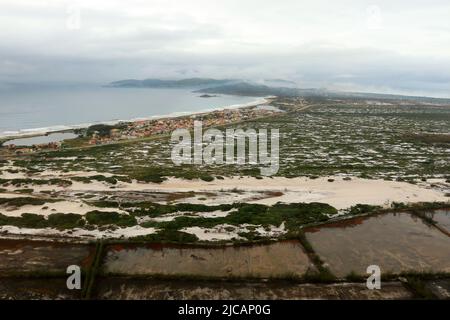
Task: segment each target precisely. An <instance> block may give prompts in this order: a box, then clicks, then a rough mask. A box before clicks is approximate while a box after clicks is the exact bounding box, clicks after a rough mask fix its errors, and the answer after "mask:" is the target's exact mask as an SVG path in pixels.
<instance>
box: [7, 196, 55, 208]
mask: <svg viewBox="0 0 450 320" xmlns="http://www.w3.org/2000/svg"><path fill="white" fill-rule="evenodd" d="M58 201H60V200H57V199H38V198H31V197H20V198H0V205H5V206H11V207H22V206H25V205H33V206H40V205H43V204H45V203H48V202H58Z"/></svg>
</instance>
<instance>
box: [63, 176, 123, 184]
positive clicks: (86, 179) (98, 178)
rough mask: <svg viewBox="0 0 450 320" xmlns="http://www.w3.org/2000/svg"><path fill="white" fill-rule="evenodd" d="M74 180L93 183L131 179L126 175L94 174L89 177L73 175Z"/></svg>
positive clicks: (112, 182) (111, 182)
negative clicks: (106, 175)
mask: <svg viewBox="0 0 450 320" xmlns="http://www.w3.org/2000/svg"><path fill="white" fill-rule="evenodd" d="M70 179H71V180H73V181H78V182H83V183H91V182H92V181H100V182H106V183H109V184H117V182H118V181H122V182H128V183H130V182H131V179H130V178H129V177H126V176H116V175H115V176H111V177H105V176H103V175H94V176H89V177H72V178H70Z"/></svg>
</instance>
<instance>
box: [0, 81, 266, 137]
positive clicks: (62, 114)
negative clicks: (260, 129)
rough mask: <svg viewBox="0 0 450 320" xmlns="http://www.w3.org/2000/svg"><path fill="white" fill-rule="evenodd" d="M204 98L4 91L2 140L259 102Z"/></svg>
mask: <svg viewBox="0 0 450 320" xmlns="http://www.w3.org/2000/svg"><path fill="white" fill-rule="evenodd" d="M200 95H201V94H200V93H194V92H192V90H189V89H153V88H108V87H102V86H73V87H57V86H53V87H51V86H47V87H40V88H37V87H25V88H22V87H14V88H0V137H1V136H10V135H22V134H32V133H41V132H49V131H57V130H64V129H70V128H76V127H84V126H87V125H89V124H95V123H109V122H117V121H120V120H134V119H141V118H151V117H158V116H171V115H178V114H186V113H193V112H200V111H206V110H212V109H217V108H222V107H236V106H237V105H245V104H248V103H251V102H254V101H256V100H261V98H259V99H258V98H255V97H242V96H230V95H219V96H216V97H210V98H201V97H200Z"/></svg>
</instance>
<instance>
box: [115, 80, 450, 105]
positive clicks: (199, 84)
mask: <svg viewBox="0 0 450 320" xmlns="http://www.w3.org/2000/svg"><path fill="white" fill-rule="evenodd" d="M263 83H264V84H259V83H255V82H251V81H245V80H236V79H211V78H189V79H181V80H162V79H145V80H135V79H129V80H120V81H115V82H111V83H110V84H108V85H107V86H108V87H115V88H186V89H192V90H194V92H197V93H203V94H229V95H240V96H251V97H264V96H279V97H297V96H300V97H313V98H333V99H390V100H413V101H417V102H422V103H450V99H440V98H429V97H417V96H403V95H396V94H381V93H364V92H340V91H332V90H327V89H316V88H309V89H301V88H298V87H297V85H296V84H295V82H292V81H288V80H283V79H266V80H263ZM269 84H270V85H269Z"/></svg>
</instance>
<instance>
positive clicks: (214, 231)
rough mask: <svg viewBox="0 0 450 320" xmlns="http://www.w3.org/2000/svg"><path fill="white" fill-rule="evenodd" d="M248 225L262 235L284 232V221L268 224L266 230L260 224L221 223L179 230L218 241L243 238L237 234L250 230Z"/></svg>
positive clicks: (273, 235)
mask: <svg viewBox="0 0 450 320" xmlns="http://www.w3.org/2000/svg"><path fill="white" fill-rule="evenodd" d="M250 227H254V228H255V229H254V231H255V232H257V233H259V234H260V235H261V236H264V237H278V236H280V235H282V234H284V233H286V228H285V226H284V222H283V223H282V224H281V225H280V226H279V227H275V226H270V227H269V228H268V230H265V229H264V228H263V227H261V226H259V227H258V226H255V225H250V224H242V225H240V226H233V225H230V224H221V225H217V226H215V227H213V228H201V227H189V228H183V229H181V230H180V231H183V232H186V233H190V234H194V235H196V236H197V237H198V238H199V240H202V241H220V240H231V239H240V240H242V239H244V240H245V238H242V237H240V236H239V235H238V234H239V233H241V232H250ZM227 229H228V230H227ZM229 230H231V231H229Z"/></svg>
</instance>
